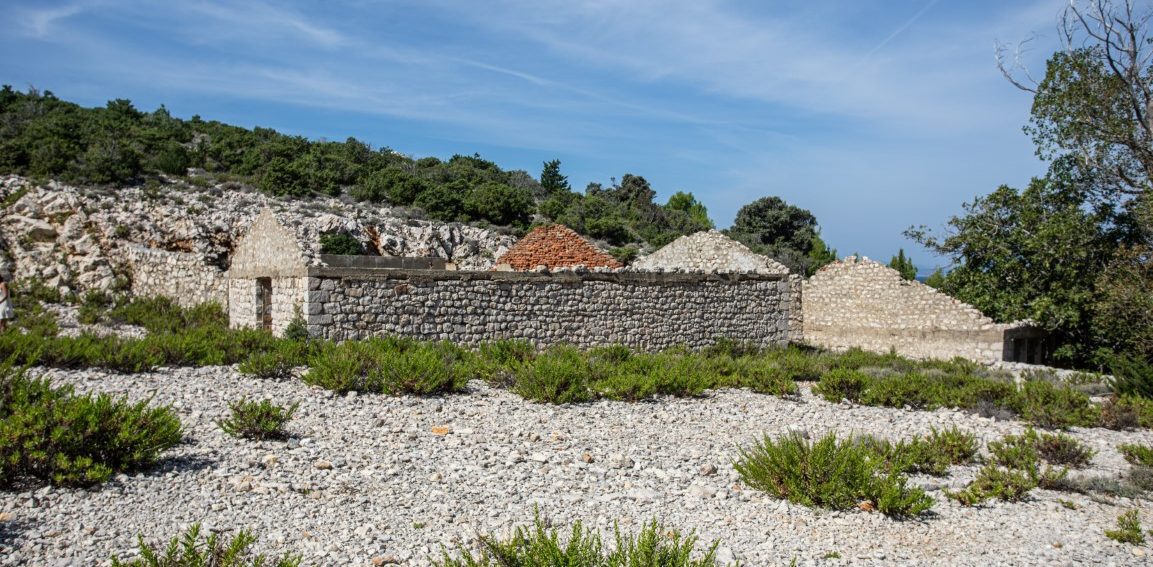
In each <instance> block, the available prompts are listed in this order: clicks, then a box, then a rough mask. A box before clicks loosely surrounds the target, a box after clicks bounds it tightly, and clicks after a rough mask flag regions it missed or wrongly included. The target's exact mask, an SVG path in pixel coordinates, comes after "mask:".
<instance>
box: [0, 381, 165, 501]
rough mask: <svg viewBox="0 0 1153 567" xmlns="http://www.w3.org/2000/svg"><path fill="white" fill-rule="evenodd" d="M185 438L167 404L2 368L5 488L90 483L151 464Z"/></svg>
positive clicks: (0, 442)
mask: <svg viewBox="0 0 1153 567" xmlns="http://www.w3.org/2000/svg"><path fill="white" fill-rule="evenodd" d="M181 437H182V432H181V426H180V421H179V419H178V418H177V417H176V414H175V413H174V412H173V411H172V410H171V409H169V408H167V407H151V406H149V404H148V402H138V403H129V402H127V401H125V400H123V399H114V398H112V397H111V396H109V395H107V394H100V395H95V396H94V395H77V394H75V393H74V391H73V389H72V388H71V387H70V386H61V387H53V386H52V385H51V383H50V382H49V381H47V380H42V379H29V378H27V377H26V376H25V375H24V373H23V372H20V371H17V370H13V369H12V368H0V487H4V488H7V487H11V486H13V485H15V484H17V483H20V482H26V481H35V482H46V483H51V484H54V485H59V486H91V485H94V484H99V483H101V482H104V481H106V480H108V479H109V478H111V477H112V475H114V474H117V473H120V472H132V471H137V470H141V469H144V468H147V467H149V466H151V465H152V464H153V463H155V462H156V460H157V459H158V458H159V456H160V454H161V453H162V452H164V451H165V450H167V449H169V448H171V447H173V446H175V445H176V444H177V443H179V442H180V440H181Z"/></svg>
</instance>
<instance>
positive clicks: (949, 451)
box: [928, 425, 980, 465]
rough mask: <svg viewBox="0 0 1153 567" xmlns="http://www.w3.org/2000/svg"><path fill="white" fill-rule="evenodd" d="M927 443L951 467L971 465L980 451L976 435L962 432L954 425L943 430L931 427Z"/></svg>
mask: <svg viewBox="0 0 1153 567" xmlns="http://www.w3.org/2000/svg"><path fill="white" fill-rule="evenodd" d="M928 443H929V445H930V446H932V447H933V449H934V451H936V452H937V453H939V454H941V455H942V457H943V459H944V460H945V461H947V462H948V463H949V464H951V465H966V464H969V463H972V462H973V461H975V460H976V458H977V453H978V451H980V444H979V443H978V442H977V435H976V434H975V433H972V432H969V431H962V430H961V429H959V428H958V427H957V426H955V425H954V426H953V427H950V428H949V429H943V430H938V429H937V428H936V427H933V428H932V429H931V431H930V432H929V437H928Z"/></svg>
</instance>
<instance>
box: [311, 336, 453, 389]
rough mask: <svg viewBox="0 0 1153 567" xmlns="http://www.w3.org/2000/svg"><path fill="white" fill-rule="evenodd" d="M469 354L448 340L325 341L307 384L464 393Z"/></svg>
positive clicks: (378, 339)
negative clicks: (442, 341) (423, 341)
mask: <svg viewBox="0 0 1153 567" xmlns="http://www.w3.org/2000/svg"><path fill="white" fill-rule="evenodd" d="M470 356H471V355H469V353H468V352H467V351H465V350H463V349H461V348H460V347H457V346H454V345H452V344H449V343H422V342H416V341H412V340H409V339H397V338H383V339H381V338H373V339H368V340H365V341H346V342H343V343H340V344H326V345H325V346H324V347H323V348H320V349H319V350H318V352H317V353H316V354H314V355H313V356H312V357H311V358H310V360H309V364H310V366H311V369H310V370H309V371H308V373H306V374H305V375H304V381H305V382H306V383H308V384H312V385H315V386H320V387H322V388H327V389H329V390H334V391H337V392H339V393H342V394H343V393H346V392H350V391H357V392H369V393H380V394H389V395H401V394H412V395H418V396H427V395H432V394H444V393H452V392H459V391H462V390H463V389H464V387H465V385H466V384H467V383H468V379H469V377H470V371H471V368H473V366H474V365H473V364H471V363H470V360H469V357H470Z"/></svg>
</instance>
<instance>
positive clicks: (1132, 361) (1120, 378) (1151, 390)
mask: <svg viewBox="0 0 1153 567" xmlns="http://www.w3.org/2000/svg"><path fill="white" fill-rule="evenodd" d="M1109 366H1110V368H1111V370H1112V372H1113V382H1112V384H1110V386H1111V387H1112V388H1113V393H1114V394H1116V395H1118V396H1133V397H1138V398H1144V399H1146V400H1153V364H1150V363H1149V362H1148V361H1145V360H1141V359H1139V358H1134V357H1128V356H1115V357H1113V358H1112V359H1111V360H1110V365H1109Z"/></svg>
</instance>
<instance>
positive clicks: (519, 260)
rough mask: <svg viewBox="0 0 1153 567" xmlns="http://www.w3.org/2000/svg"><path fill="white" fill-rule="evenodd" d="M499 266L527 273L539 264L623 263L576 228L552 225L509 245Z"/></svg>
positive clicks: (600, 265) (611, 265)
mask: <svg viewBox="0 0 1153 567" xmlns="http://www.w3.org/2000/svg"><path fill="white" fill-rule="evenodd" d="M496 265H497V269H500V268H502V267H503V266H508V268H510V269H512V270H516V271H521V272H527V271H530V270H533V269H536V267H537V266H545V267H547V268H548V269H550V270H553V269H557V268H573V267H576V266H585V267H586V268H614V269H615V268H620V267H621V264H620V262H617V260H616V258H613V257H612V256H610V255H609V254H607V253H605V252H604V251H603V250H601V249H600V248H597V247H596V245H594V244H593V243H591V242H589V241H588V240H585V238H584V237H583V236H581V235H579V234H577V233H576V231H574V230H573V229H571V228H569V227H567V226H564V225H560V224H553V225H548V226H538V227H536V228H534V229H533V230H532V231H531V232H529V233H528V234H526V235H525V236H524V238H521V239H520V240H518V241H517V243H516V244H514V245H513V246H512V248H509V250H508V252H506V253H505V254H504V256H501V257H500V259H498V260H497V261H496Z"/></svg>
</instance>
